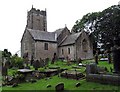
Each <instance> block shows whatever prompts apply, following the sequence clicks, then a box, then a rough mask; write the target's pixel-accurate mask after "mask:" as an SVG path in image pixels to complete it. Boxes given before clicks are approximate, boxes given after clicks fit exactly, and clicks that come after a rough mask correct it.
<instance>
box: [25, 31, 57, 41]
mask: <svg viewBox="0 0 120 92" xmlns="http://www.w3.org/2000/svg"><path fill="white" fill-rule="evenodd" d="M27 30H28V31H29V33H30V34H31V36H32V37H33V39H34V40H39V41H50V42H57V41H56V39H55V32H45V31H40V30H33V29H27Z"/></svg>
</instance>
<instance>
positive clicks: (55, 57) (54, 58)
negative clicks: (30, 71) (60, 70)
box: [51, 53, 57, 64]
mask: <svg viewBox="0 0 120 92" xmlns="http://www.w3.org/2000/svg"><path fill="white" fill-rule="evenodd" d="M56 60H57V55H56V53H54V56H53V58H52V62H51V64H54V62H55V61H56Z"/></svg>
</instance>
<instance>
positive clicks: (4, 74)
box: [2, 66, 8, 76]
mask: <svg viewBox="0 0 120 92" xmlns="http://www.w3.org/2000/svg"><path fill="white" fill-rule="evenodd" d="M7 74H8V69H7V67H6V66H2V76H7Z"/></svg>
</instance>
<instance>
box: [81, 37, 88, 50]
mask: <svg viewBox="0 0 120 92" xmlns="http://www.w3.org/2000/svg"><path fill="white" fill-rule="evenodd" d="M82 49H83V51H84V52H87V50H88V42H87V40H86V39H84V40H83V41H82Z"/></svg>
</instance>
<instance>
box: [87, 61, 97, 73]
mask: <svg viewBox="0 0 120 92" xmlns="http://www.w3.org/2000/svg"><path fill="white" fill-rule="evenodd" d="M96 73H98V70H97V65H96V64H94V63H92V64H88V65H86V74H96Z"/></svg>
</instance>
